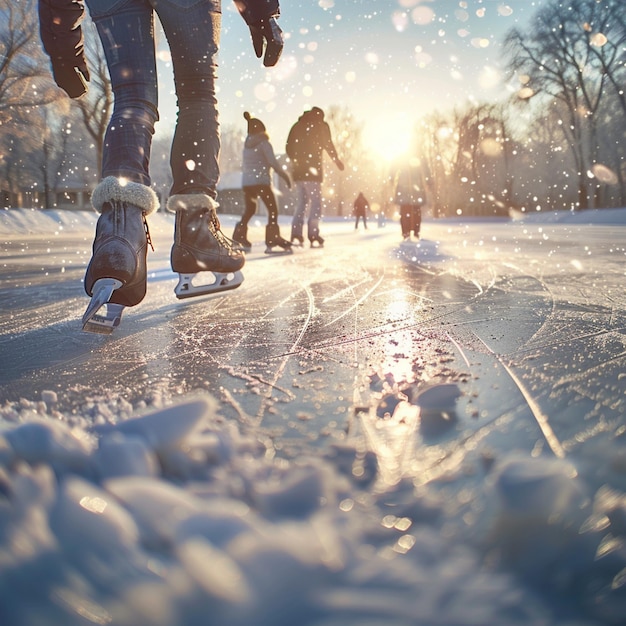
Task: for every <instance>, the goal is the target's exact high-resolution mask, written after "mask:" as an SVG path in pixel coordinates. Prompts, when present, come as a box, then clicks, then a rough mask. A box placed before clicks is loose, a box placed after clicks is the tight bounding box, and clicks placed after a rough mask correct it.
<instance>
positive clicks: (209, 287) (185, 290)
mask: <svg viewBox="0 0 626 626" xmlns="http://www.w3.org/2000/svg"><path fill="white" fill-rule="evenodd" d="M197 278H199V279H204V278H209V279H211V278H212V279H213V280H212V282H209V283H203V284H194V282H193V281H194V279H197ZM242 282H243V274H242V273H241V272H240V271H239V270H237V271H236V272H199V273H198V274H179V275H178V285H176V287H174V293H175V294H176V297H177V298H178V299H179V300H183V299H184V298H195V297H196V296H204V295H208V294H212V293H219V292H220V291H228V290H229V289H236V288H237V287H239V285H241V283H242Z"/></svg>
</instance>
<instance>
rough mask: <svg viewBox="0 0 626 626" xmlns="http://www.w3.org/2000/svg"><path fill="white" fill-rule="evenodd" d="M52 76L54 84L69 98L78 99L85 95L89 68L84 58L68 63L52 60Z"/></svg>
mask: <svg viewBox="0 0 626 626" xmlns="http://www.w3.org/2000/svg"><path fill="white" fill-rule="evenodd" d="M52 75H53V76H54V82H55V83H56V84H57V85H58V86H59V87H61V89H63V90H64V91H65V92H66V93H67V95H68V96H69V97H70V98H80V97H81V96H83V95H85V94H86V93H87V83H88V82H89V68H88V67H87V63H86V61H85V58H84V57H83V58H78V57H77V58H75V59H71V60H70V61H66V60H64V59H52Z"/></svg>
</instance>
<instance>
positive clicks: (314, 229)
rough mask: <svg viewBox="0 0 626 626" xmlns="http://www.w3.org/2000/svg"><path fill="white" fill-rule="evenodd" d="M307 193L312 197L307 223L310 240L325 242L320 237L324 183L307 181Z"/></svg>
mask: <svg viewBox="0 0 626 626" xmlns="http://www.w3.org/2000/svg"><path fill="white" fill-rule="evenodd" d="M305 185H306V187H307V195H308V197H309V198H310V204H311V208H310V210H309V220H308V223H307V231H308V232H307V235H308V238H309V241H310V242H311V243H313V242H314V241H317V242H318V243H320V244H322V243H324V240H323V239H322V238H321V237H320V218H321V217H322V183H320V182H318V181H313V180H311V181H307V182H306V183H305Z"/></svg>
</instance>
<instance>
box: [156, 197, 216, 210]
mask: <svg viewBox="0 0 626 626" xmlns="http://www.w3.org/2000/svg"><path fill="white" fill-rule="evenodd" d="M218 206H219V204H218V203H217V202H216V201H215V200H214V199H213V198H211V196H207V195H206V194H205V193H185V194H182V193H181V194H176V195H174V196H170V197H169V198H168V200H167V210H168V211H171V212H172V213H175V212H176V211H186V210H188V209H214V210H215V211H217V207H218Z"/></svg>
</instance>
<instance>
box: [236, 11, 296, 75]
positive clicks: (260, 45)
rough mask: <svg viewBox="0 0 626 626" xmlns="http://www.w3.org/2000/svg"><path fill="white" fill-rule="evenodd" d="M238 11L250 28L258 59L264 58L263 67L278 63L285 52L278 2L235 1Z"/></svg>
mask: <svg viewBox="0 0 626 626" xmlns="http://www.w3.org/2000/svg"><path fill="white" fill-rule="evenodd" d="M235 5H236V6H237V10H238V11H239V13H240V14H241V16H242V17H243V19H244V20H245V22H246V24H247V25H248V27H249V28H250V35H251V36H252V46H253V47H254V53H255V54H256V56H257V58H259V59H260V58H261V57H262V56H263V49H265V56H264V57H263V65H265V67H272V66H274V65H276V63H278V59H280V55H281V53H282V51H283V46H284V39H283V31H282V30H281V29H280V26H279V25H278V22H277V21H276V18H277V17H278V16H279V15H280V7H279V6H278V0H235Z"/></svg>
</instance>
